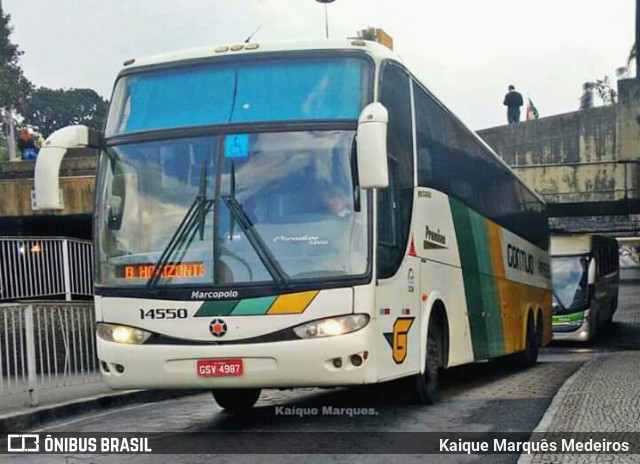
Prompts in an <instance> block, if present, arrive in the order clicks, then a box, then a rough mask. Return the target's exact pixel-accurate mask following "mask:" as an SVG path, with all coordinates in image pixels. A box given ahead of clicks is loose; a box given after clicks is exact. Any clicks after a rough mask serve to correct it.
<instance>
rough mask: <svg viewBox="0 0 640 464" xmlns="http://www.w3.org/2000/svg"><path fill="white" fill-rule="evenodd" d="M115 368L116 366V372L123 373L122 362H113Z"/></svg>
mask: <svg viewBox="0 0 640 464" xmlns="http://www.w3.org/2000/svg"><path fill="white" fill-rule="evenodd" d="M115 368H116V372H117V373H118V374H123V373H124V366H123V365H122V364H115Z"/></svg>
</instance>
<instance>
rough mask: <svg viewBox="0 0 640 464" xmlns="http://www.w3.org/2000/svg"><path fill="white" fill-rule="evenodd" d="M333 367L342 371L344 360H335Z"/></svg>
mask: <svg viewBox="0 0 640 464" xmlns="http://www.w3.org/2000/svg"><path fill="white" fill-rule="evenodd" d="M333 367H335V368H336V369H340V368H341V367H342V358H335V359H334V360H333Z"/></svg>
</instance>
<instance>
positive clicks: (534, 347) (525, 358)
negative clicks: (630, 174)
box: [512, 313, 538, 369]
mask: <svg viewBox="0 0 640 464" xmlns="http://www.w3.org/2000/svg"><path fill="white" fill-rule="evenodd" d="M536 332H537V330H536V326H535V323H534V322H533V315H532V314H531V313H529V316H528V317H527V334H526V336H525V337H526V338H525V342H524V345H525V346H524V351H521V352H519V353H516V354H514V355H513V358H512V360H513V367H514V368H516V369H527V368H528V367H531V366H533V365H535V364H536V363H537V362H538V334H537V333H536Z"/></svg>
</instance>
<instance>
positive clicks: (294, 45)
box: [124, 39, 402, 70]
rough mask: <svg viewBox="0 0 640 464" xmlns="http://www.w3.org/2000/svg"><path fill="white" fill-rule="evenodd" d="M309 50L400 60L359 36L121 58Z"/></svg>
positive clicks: (132, 64) (143, 61)
mask: <svg viewBox="0 0 640 464" xmlns="http://www.w3.org/2000/svg"><path fill="white" fill-rule="evenodd" d="M311 50H365V51H366V52H367V53H369V54H370V55H372V56H374V57H375V58H377V59H394V60H396V61H399V62H402V60H401V59H400V58H399V57H398V55H397V54H395V53H394V52H393V51H391V50H389V49H388V48H387V47H385V46H383V45H380V44H379V43H377V42H372V41H368V40H362V39H344V40H313V41H309V40H304V41H288V42H274V43H264V44H263V43H257V42H250V43H235V44H233V43H231V44H222V45H213V46H210V47H199V48H192V49H188V50H179V51H174V52H169V53H164V54H161V55H155V56H150V57H145V58H136V59H132V60H128V61H125V63H124V68H125V69H127V70H129V69H131V68H136V67H144V66H153V65H161V64H168V63H174V62H181V61H189V60H197V59H206V58H213V57H218V56H230V55H248V54H259V53H274V52H290V51H311Z"/></svg>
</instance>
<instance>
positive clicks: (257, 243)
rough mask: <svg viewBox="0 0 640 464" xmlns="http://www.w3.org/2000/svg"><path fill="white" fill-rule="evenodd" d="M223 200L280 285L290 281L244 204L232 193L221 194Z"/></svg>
mask: <svg viewBox="0 0 640 464" xmlns="http://www.w3.org/2000/svg"><path fill="white" fill-rule="evenodd" d="M221 198H222V201H224V204H225V205H227V208H228V209H229V211H230V212H231V215H232V217H233V218H234V219H235V220H236V222H237V223H238V225H240V228H241V229H242V231H243V232H244V234H245V235H246V237H247V240H249V244H251V246H252V247H253V249H254V250H255V252H256V253H257V254H258V258H260V261H261V262H262V264H263V265H264V267H265V268H266V269H267V271H268V272H269V274H270V275H271V277H272V278H273V280H275V281H276V282H278V283H279V284H280V285H282V284H287V283H288V282H289V277H287V274H285V272H284V271H283V270H282V267H281V266H280V264H279V263H278V261H277V260H276V258H275V256H273V253H271V250H269V247H268V246H267V245H266V244H265V243H264V241H263V240H262V238H261V237H260V235H258V233H257V232H256V230H255V228H254V227H253V223H252V222H251V219H249V216H247V213H246V212H245V211H244V208H243V207H242V205H241V204H240V203H239V202H238V200H236V199H235V197H234V196H232V195H221Z"/></svg>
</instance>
